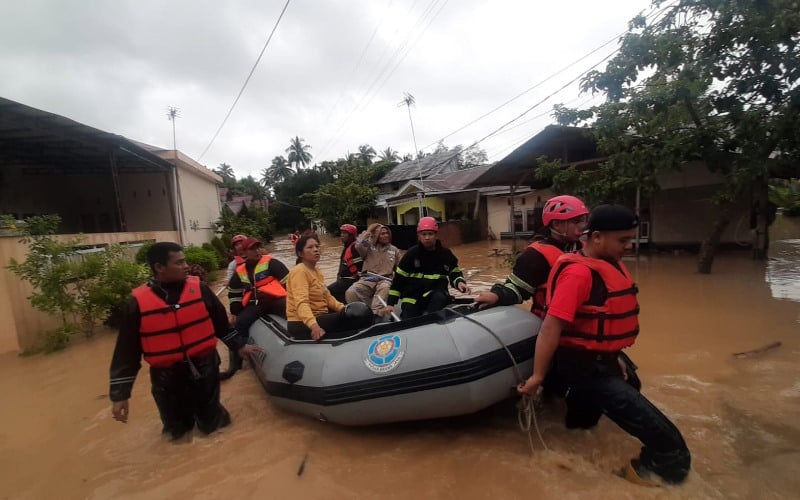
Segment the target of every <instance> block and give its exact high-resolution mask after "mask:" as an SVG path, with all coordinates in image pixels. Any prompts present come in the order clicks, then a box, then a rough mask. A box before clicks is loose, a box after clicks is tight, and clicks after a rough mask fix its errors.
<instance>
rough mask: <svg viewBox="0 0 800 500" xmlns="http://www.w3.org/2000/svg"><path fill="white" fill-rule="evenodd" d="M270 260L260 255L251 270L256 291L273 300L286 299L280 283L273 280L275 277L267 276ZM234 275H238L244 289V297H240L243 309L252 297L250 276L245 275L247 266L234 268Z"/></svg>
mask: <svg viewBox="0 0 800 500" xmlns="http://www.w3.org/2000/svg"><path fill="white" fill-rule="evenodd" d="M270 260H271V257H270V256H269V255H262V256H261V258H260V259H259V260H258V264H256V267H255V269H253V279H254V280H255V282H256V283H255V287H256V290H258V292H260V293H264V294H266V295H267V296H268V297H270V298H273V299H280V298H283V297H286V289H285V288H284V287H283V285H281V282H280V281H278V280H277V279H275V276H272V275H270V274H269V261H270ZM236 274H238V275H239V280H240V281H241V282H242V288H243V289H244V295H243V296H242V307H244V306H246V305H247V303H248V302H249V301H250V297H251V296H252V295H253V284H252V283H250V276H248V274H247V264H246V263H242V264H239V266H238V267H237V268H236Z"/></svg>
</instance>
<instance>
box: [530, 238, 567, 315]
mask: <svg viewBox="0 0 800 500" xmlns="http://www.w3.org/2000/svg"><path fill="white" fill-rule="evenodd" d="M527 248H532V249H533V250H536V251H537V252H539V253H540V254H542V255H543V256H544V258H545V259H547V263H548V264H550V269H551V270H552V269H553V266H555V265H556V260H558V258H559V257H561V256H562V255H564V252H563V251H562V250H561V249H560V248H558V247H557V246H555V245H550V244H548V243H542V242H541V241H534V242H533V243H531V244H530V245H528V247H527ZM546 298H547V283H542V284H541V285H539V286H537V287H536V290H534V291H533V297H532V300H531V312H532V313H533V314H535V315H537V316H539V317H540V318H542V319H544V316H545V307H544V306H545V303H546V302H545V299H546Z"/></svg>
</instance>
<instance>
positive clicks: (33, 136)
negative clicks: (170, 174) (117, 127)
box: [0, 97, 173, 174]
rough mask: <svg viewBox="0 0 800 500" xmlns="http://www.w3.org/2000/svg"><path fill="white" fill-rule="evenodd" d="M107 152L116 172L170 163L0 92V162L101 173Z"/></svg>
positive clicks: (32, 170) (33, 169) (41, 170)
mask: <svg viewBox="0 0 800 500" xmlns="http://www.w3.org/2000/svg"><path fill="white" fill-rule="evenodd" d="M112 154H113V156H114V158H115V159H116V164H117V168H118V169H119V170H120V171H126V172H131V171H137V172H167V171H170V170H171V169H172V168H173V167H172V164H171V163H169V162H168V161H166V160H164V159H162V158H159V157H158V156H157V155H155V154H153V153H152V152H150V151H148V150H146V149H144V148H142V147H141V146H139V145H138V144H136V143H135V142H134V141H131V140H130V139H127V138H125V137H123V136H121V135H117V134H112V133H110V132H105V131H103V130H99V129H96V128H93V127H90V126H88V125H84V124H82V123H78V122H76V121H74V120H70V119H69V118H65V117H63V116H60V115H57V114H54V113H50V112H47V111H42V110H40V109H36V108H32V107H30V106H26V105H24V104H21V103H19V102H16V101H12V100H10V99H5V98H3V97H0V165H3V164H11V163H13V164H15V165H21V166H22V167H23V168H25V169H26V172H27V173H29V174H49V173H86V174H93V173H106V172H108V170H109V166H110V164H111V157H112Z"/></svg>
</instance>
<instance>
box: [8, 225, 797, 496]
mask: <svg viewBox="0 0 800 500" xmlns="http://www.w3.org/2000/svg"><path fill="white" fill-rule="evenodd" d="M772 233H773V234H772V240H773V243H772V247H771V249H770V255H771V259H770V260H769V261H768V262H767V263H763V262H755V261H752V260H750V259H749V257H748V255H746V254H744V253H742V254H727V255H722V256H720V257H718V258H717V260H716V261H715V264H714V273H713V274H712V275H708V276H702V275H698V274H696V273H695V257H694V256H692V255H672V254H670V255H651V256H646V257H641V258H640V259H638V260H635V259H629V260H627V264H628V265H629V267H630V269H631V270H632V272H633V274H634V276H635V277H636V279H637V281H638V283H639V285H640V289H641V295H640V300H641V304H642V316H641V323H642V334H641V335H640V337H639V340H638V342H637V344H636V345H635V346H634V347H633V348H632V349H631V356H632V357H633V359H634V360H635V361H636V362H637V364H638V365H639V366H640V375H641V377H642V379H643V382H644V388H643V391H644V393H645V394H646V395H647V396H648V397H649V398H650V399H651V400H652V401H654V402H655V404H656V405H657V406H659V407H660V408H661V409H662V410H664V412H665V413H666V414H667V415H669V416H670V417H671V418H672V419H673V420H674V422H675V423H676V424H677V425H678V427H679V428H680V429H681V431H682V432H683V434H684V437H685V438H686V441H687V443H688V445H689V447H690V449H691V450H692V453H693V470H692V473H691V475H690V476H689V479H688V480H687V482H686V483H685V484H684V485H683V486H680V487H668V488H658V489H649V488H644V487H641V486H637V485H634V484H631V483H628V482H625V481H623V480H622V479H619V478H617V477H615V476H614V475H612V471H613V470H614V469H616V468H618V467H620V466H621V465H622V464H623V463H624V462H625V461H626V460H627V459H629V458H630V457H632V456H634V455H635V454H636V453H637V452H638V449H639V444H638V442H637V441H636V440H635V439H633V438H631V437H629V436H628V435H626V434H625V433H624V432H622V431H621V430H620V429H618V428H617V427H616V426H615V425H614V424H613V423H611V422H609V421H608V420H607V419H602V420H601V423H600V425H599V426H598V428H597V429H595V430H593V431H567V430H565V429H564V427H563V425H562V418H563V407H562V406H561V405H560V404H559V403H558V402H556V403H554V404H550V405H548V406H546V407H545V409H544V412H543V413H542V414H541V415H540V416H539V425H540V427H541V430H542V434H543V437H544V441H545V443H546V444H547V447H548V448H549V451H544V450H543V448H542V444H541V443H539V442H538V439H536V438H534V447H535V449H536V451H535V453H534V454H533V455H532V454H531V452H530V450H529V446H528V440H527V437H526V435H525V434H523V433H522V432H521V431H520V430H519V429H518V426H517V419H516V410H515V408H514V405H513V402H509V403H504V404H500V405H498V406H496V407H493V408H490V409H488V410H486V411H484V412H481V413H479V414H476V415H471V416H468V417H464V418H457V419H447V420H439V421H431V422H416V423H407V424H399V425H385V426H378V427H367V428H344V427H337V426H334V425H331V424H323V423H319V422H316V421H313V420H309V419H307V418H304V417H301V416H296V415H291V414H287V413H282V412H280V411H278V410H276V409H275V408H274V407H273V406H272V405H271V404H270V401H269V397H268V396H267V395H266V394H265V393H264V391H263V389H262V388H261V385H260V384H259V383H258V381H257V380H256V377H255V375H254V374H253V372H252V370H249V369H246V370H243V371H241V372H239V373H238V374H237V375H236V376H235V377H234V378H233V379H231V380H229V381H227V382H224V383H223V386H222V399H223V402H224V404H225V405H226V406H227V408H228V409H229V410H230V412H231V414H232V416H233V421H234V423H233V425H232V426H230V427H229V428H227V429H223V430H222V431H220V432H217V433H214V434H212V435H211V436H209V437H203V436H201V435H198V434H195V435H194V436H193V437H192V439H191V441H190V442H185V443H181V444H171V443H169V442H166V441H165V440H163V439H162V438H161V437H160V434H159V433H160V423H159V420H158V414H157V411H156V408H155V404H154V403H153V401H152V398H151V396H150V393H149V381H148V376H147V370H146V369H144V370H142V371H141V372H140V376H139V380H138V381H137V383H136V386H135V388H134V392H133V396H132V398H131V415H130V420H129V422H128V423H127V424H120V423H118V422H115V421H114V420H112V418H111V412H110V406H111V405H110V402H109V400H108V398H107V396H106V394H107V392H108V365H109V360H110V356H111V352H112V349H113V346H114V335H113V334H110V333H106V334H103V335H99V336H97V337H96V338H94V339H92V340H89V341H76V342H75V343H74V344H73V345H71V346H70V347H69V348H68V349H66V350H65V351H63V352H60V353H56V354H53V355H49V356H33V357H19V356H17V355H16V354H6V355H3V356H0V393H1V394H2V397H3V402H2V406H0V451H1V452H0V498H32V499H39V498H92V499H104V498H114V499H120V498H159V499H168V498H180V499H186V498H236V499H246V498H259V499H261V498H303V499H305V498H381V499H385V498H444V499H449V498H452V499H455V498H459V499H461V498H492V499H500V498H553V499H560V500H563V499H567V498H759V499H761V498H787V497H793V498H797V497H796V495H797V494H798V493H797V492H798V491H800V474H798V470H800V378H799V377H798V366H800V341H799V340H798V334H800V221H797V220H794V221H793V220H789V219H782V218H779V220H778V222H777V223H776V225H775V226H774V227H773V231H772ZM323 243H324V245H325V247H324V256H323V257H324V258H325V259H330V260H331V261H334V260H335V259H336V257H337V256H338V253H339V246H338V242H337V240H335V239H334V238H330V237H325V238H324V240H323ZM494 248H501V249H508V248H509V244H508V243H506V242H503V243H498V242H480V243H473V244H468V245H463V246H460V247H457V248H455V249H454V250H455V251H456V253H457V255H458V256H459V258H460V260H461V265H462V267H463V268H464V269H465V272H466V273H467V274H469V273H474V275H473V276H471V278H470V283H471V285H472V287H473V289H476V288H477V289H481V288H486V287H488V286H489V285H491V284H492V283H494V282H496V281H502V279H503V278H504V277H505V275H506V273H507V272H508V267H507V264H506V263H505V258H504V257H503V256H497V257H495V256H490V254H493V253H494V250H493V249H494ZM272 250H273V251H274V255H276V256H277V257H279V258H281V259H283V260H285V261H286V263H287V264H292V263H293V261H294V259H293V258H292V257H291V250H290V248H289V244H288V241H278V242H277V243H276V244H274V245H273V248H272ZM323 270H324V272H325V274H326V276H329V277H332V276H333V274H335V266H334V265H326V266H325V267H324V268H323ZM773 342H781V344H782V345H781V346H780V347H778V348H775V349H772V350H769V351H767V352H764V353H762V354H760V355H756V356H751V357H744V358H737V357H734V356H733V355H732V354H733V353H736V352H741V351H747V350H752V349H757V348H759V347H762V346H764V345H767V344H770V343H773ZM306 454H308V458H307V461H306V464H305V470H304V473H303V475H301V476H298V475H297V470H298V466H299V464H300V462H301V460H302V459H303V457H304V456H305V455H306Z"/></svg>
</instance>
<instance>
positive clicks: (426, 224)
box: [417, 217, 439, 233]
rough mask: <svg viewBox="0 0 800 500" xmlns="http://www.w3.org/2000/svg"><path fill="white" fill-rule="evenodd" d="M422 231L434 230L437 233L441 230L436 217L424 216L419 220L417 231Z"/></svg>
mask: <svg viewBox="0 0 800 500" xmlns="http://www.w3.org/2000/svg"><path fill="white" fill-rule="evenodd" d="M422 231H433V232H435V233H438V232H439V224H438V223H437V222H436V219H434V218H433V217H423V218H421V219H420V220H419V223H418V224H417V232H418V233H421V232H422Z"/></svg>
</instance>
